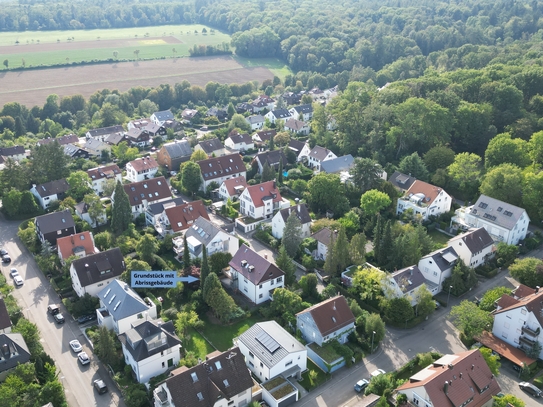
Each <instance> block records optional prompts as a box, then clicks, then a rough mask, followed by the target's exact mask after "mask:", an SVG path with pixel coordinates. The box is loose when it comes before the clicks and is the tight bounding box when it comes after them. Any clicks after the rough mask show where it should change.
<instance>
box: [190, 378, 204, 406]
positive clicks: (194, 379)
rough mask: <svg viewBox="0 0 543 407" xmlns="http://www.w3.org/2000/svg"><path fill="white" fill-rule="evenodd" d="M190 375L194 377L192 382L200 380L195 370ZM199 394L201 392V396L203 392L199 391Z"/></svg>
mask: <svg viewBox="0 0 543 407" xmlns="http://www.w3.org/2000/svg"><path fill="white" fill-rule="evenodd" d="M190 377H192V382H193V383H196V382H197V381H198V375H196V373H194V372H193V373H191V374H190ZM198 394H200V396H201V395H202V393H198ZM203 399H204V398H203V397H202V400H203Z"/></svg>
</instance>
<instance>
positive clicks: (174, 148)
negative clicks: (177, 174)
mask: <svg viewBox="0 0 543 407" xmlns="http://www.w3.org/2000/svg"><path fill="white" fill-rule="evenodd" d="M162 148H164V149H165V150H166V151H167V152H168V155H169V156H170V158H171V159H172V160H174V159H176V158H181V157H190V155H191V154H192V149H191V148H190V143H189V142H188V141H187V140H181V141H175V142H173V143H168V144H164V145H163V146H162Z"/></svg>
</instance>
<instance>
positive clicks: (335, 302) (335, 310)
mask: <svg viewBox="0 0 543 407" xmlns="http://www.w3.org/2000/svg"><path fill="white" fill-rule="evenodd" d="M334 311H336V302H335V301H334Z"/></svg>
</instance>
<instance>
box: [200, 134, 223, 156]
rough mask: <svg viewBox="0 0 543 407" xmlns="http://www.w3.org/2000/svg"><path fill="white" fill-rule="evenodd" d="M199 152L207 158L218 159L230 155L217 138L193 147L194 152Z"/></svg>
mask: <svg viewBox="0 0 543 407" xmlns="http://www.w3.org/2000/svg"><path fill="white" fill-rule="evenodd" d="M198 150H201V151H203V152H204V153H206V154H207V157H208V158H211V157H220V156H223V155H226V154H228V153H230V151H228V150H227V149H226V148H224V146H223V144H222V143H221V141H220V140H219V139H218V138H212V139H208V140H203V141H200V142H199V143H198V144H196V145H195V146H194V151H198Z"/></svg>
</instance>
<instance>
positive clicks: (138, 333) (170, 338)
mask: <svg viewBox="0 0 543 407" xmlns="http://www.w3.org/2000/svg"><path fill="white" fill-rule="evenodd" d="M118 338H119V340H120V341H121V343H122V344H123V345H124V346H125V348H126V350H127V351H128V352H129V353H130V354H131V355H132V357H133V358H134V360H135V361H136V362H141V361H142V360H145V359H147V358H148V357H150V356H153V355H156V354H157V353H160V352H163V351H165V350H167V349H170V348H172V347H174V346H176V345H181V341H180V340H179V338H178V337H177V335H175V329H174V326H173V323H172V321H169V322H164V321H162V320H150V321H146V320H143V319H141V320H138V321H136V322H132V328H131V329H129V330H128V331H126V332H125V333H123V334H120V335H119V336H118Z"/></svg>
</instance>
